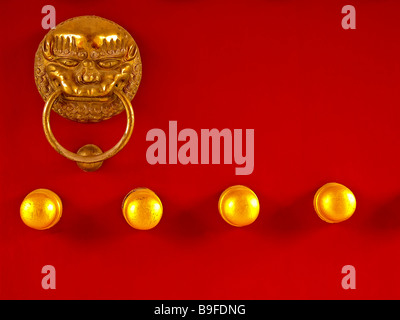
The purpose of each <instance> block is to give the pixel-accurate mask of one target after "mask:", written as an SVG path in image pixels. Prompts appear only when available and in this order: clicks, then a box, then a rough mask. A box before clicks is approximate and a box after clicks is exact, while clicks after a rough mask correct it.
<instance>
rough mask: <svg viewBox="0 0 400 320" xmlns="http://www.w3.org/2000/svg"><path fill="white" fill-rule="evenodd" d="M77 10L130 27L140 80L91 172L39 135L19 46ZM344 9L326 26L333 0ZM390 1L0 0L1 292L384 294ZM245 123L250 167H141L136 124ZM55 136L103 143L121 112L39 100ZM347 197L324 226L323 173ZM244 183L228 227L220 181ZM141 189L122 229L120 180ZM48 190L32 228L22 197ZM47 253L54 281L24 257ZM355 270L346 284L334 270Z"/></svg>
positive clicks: (389, 291)
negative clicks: (48, 203)
mask: <svg viewBox="0 0 400 320" xmlns="http://www.w3.org/2000/svg"><path fill="white" fill-rule="evenodd" d="M46 4H51V5H53V6H55V8H56V19H57V23H59V22H61V21H64V20H66V19H69V18H71V17H75V16H80V15H87V14H94V15H98V16H102V17H104V18H107V19H110V20H112V21H114V22H116V23H118V24H120V25H121V26H123V27H124V28H125V29H127V30H128V31H129V32H130V33H131V34H132V35H133V37H134V38H135V40H136V42H137V43H138V46H139V49H140V52H141V56H142V63H143V79H142V82H141V85H140V87H139V91H138V94H137V95H136V97H135V99H134V100H133V102H132V105H133V108H134V110H135V128H134V133H133V135H132V138H131V140H130V141H129V143H128V145H127V146H126V147H125V148H124V149H123V150H122V151H121V152H120V153H119V154H118V155H116V156H115V157H113V158H112V159H110V160H108V161H106V162H105V164H104V165H103V167H102V168H101V169H100V170H99V171H98V172H94V173H85V172H83V171H81V170H80V169H79V168H78V167H77V166H76V164H75V163H73V162H71V161H69V160H67V159H65V158H63V157H62V156H60V155H59V154H58V153H57V152H55V151H54V150H53V148H52V147H51V146H50V145H49V144H48V142H47V141H46V139H45V136H44V133H43V129H42V124H41V114H42V110H43V106H44V102H43V100H42V99H41V97H40V95H39V93H38V91H37V89H36V86H35V82H34V76H33V61H34V55H35V52H36V49H37V47H38V45H39V42H40V41H41V40H42V39H43V37H44V36H45V34H46V33H47V30H43V29H42V27H41V20H42V17H43V16H44V14H42V13H41V8H42V7H43V6H44V5H46ZM347 4H352V5H354V6H355V8H356V10H357V22H356V23H357V29H356V30H343V29H342V27H341V20H342V17H343V14H342V13H341V9H342V7H343V6H344V5H347ZM399 9H400V4H399V3H398V1H395V0H392V1H377V0H376V1H372V0H371V1H352V2H351V3H348V2H347V1H316V0H315V1H311V0H310V1H272V0H248V1H243V0H242V1H236V0H234V1H223V0H191V1H189V0H186V1H183V0H181V1H178V0H149V1H133V0H129V1H128V0H126V1H125V0H120V1H115V2H112V1H102V0H96V1H61V0H57V1H52V2H44V1H35V2H33V1H27V0H25V1H3V2H2V10H1V11H0V21H1V24H2V30H3V31H2V34H1V37H2V41H1V50H0V54H1V56H0V58H1V62H2V64H1V71H2V76H1V77H0V88H1V91H2V94H1V113H0V114H1V115H0V117H1V118H0V119H1V123H0V147H1V157H0V174H1V176H0V178H1V179H0V188H1V189H0V195H1V199H0V200H1V202H0V298H2V299H369V298H374V299H381V298H382V299H383V298H385V299H387V298H388V299H398V298H400V295H399V292H400V275H399V272H398V270H399V268H400V258H399V256H400V255H399V254H398V251H399V246H400V167H399V163H400V152H399V137H400V126H399V119H400V108H399V105H400V94H399V79H400V62H399V61H400V60H399V57H400V41H399V32H400V23H399ZM170 120H177V121H178V129H183V128H192V129H195V130H196V131H197V132H200V130H201V129H211V128H217V129H220V130H221V129H224V128H229V129H232V130H233V129H255V168H254V172H253V174H251V175H249V176H235V174H234V172H235V171H234V168H235V165H186V166H184V165H180V164H178V165H155V166H152V165H149V164H148V163H147V161H146V150H147V148H148V146H149V145H150V142H146V133H147V132H148V131H149V130H150V129H152V128H161V129H163V130H165V131H167V130H168V121H170ZM51 121H52V128H53V132H54V134H55V136H56V137H57V138H58V140H59V141H60V142H61V143H62V144H63V145H64V146H65V147H67V148H69V149H71V150H73V151H75V150H77V149H79V148H80V147H81V146H82V145H84V144H86V143H95V144H98V145H99V146H100V147H102V149H103V150H106V149H108V148H110V147H111V146H113V145H114V144H115V143H116V142H117V141H118V140H119V139H120V137H121V135H122V133H123V131H124V128H125V123H126V120H125V115H124V114H123V113H122V114H120V115H119V116H117V117H115V118H113V119H111V120H108V121H105V122H103V123H100V124H91V125H88V124H86V125H84V124H77V123H74V122H72V121H69V120H65V119H63V118H61V117H60V116H58V115H56V114H55V113H52V118H51ZM332 181H336V182H339V183H343V184H344V185H346V186H347V187H349V188H350V189H351V190H352V191H353V192H354V194H355V196H356V198H357V210H356V212H355V214H354V216H353V217H352V218H350V219H349V220H347V221H346V222H343V223H340V224H327V223H325V222H323V221H322V220H320V219H319V218H318V216H317V215H316V213H315V212H314V209H313V206H312V200H313V196H314V193H315V191H316V190H317V189H318V188H319V187H320V186H322V185H323V184H325V183H327V182H332ZM235 184H244V185H247V186H248V187H250V188H251V189H252V190H254V192H255V193H256V194H257V195H258V197H259V200H260V205H261V211H260V215H259V218H258V219H257V220H256V222H255V223H254V224H252V225H250V226H248V227H244V228H235V227H232V226H230V225H228V224H227V223H225V222H224V221H223V219H222V218H221V217H220V216H219V213H218V210H217V202H218V197H219V195H220V193H221V192H222V191H223V190H224V189H225V188H227V187H229V186H231V185H235ZM140 186H144V187H148V188H150V189H152V190H153V191H155V192H156V193H157V194H158V195H159V197H160V198H161V200H162V202H163V205H164V216H163V218H162V220H161V222H160V224H159V225H158V226H157V227H156V228H155V229H153V230H150V231H146V232H143V231H137V230H135V229H132V228H131V227H130V226H129V225H128V224H127V223H126V222H125V220H124V218H123V216H122V213H121V203H122V200H123V198H124V196H125V195H126V194H127V193H128V192H129V191H130V190H131V189H133V188H136V187H140ZM37 188H49V189H51V190H53V191H54V192H56V193H57V194H58V195H59V196H60V197H61V198H62V200H63V205H64V212H63V217H62V219H61V220H60V222H59V223H58V224H57V225H56V226H55V227H53V228H52V229H49V230H47V231H37V230H34V229H30V228H29V227H27V226H25V225H24V224H23V222H22V221H21V219H20V216H19V206H20V204H21V202H22V200H23V198H24V197H25V196H26V195H27V194H28V193H29V192H31V191H32V190H34V189H37ZM47 264H50V265H53V266H54V267H55V268H56V279H57V280H56V285H57V288H56V289H55V290H43V289H42V287H41V280H42V277H43V275H42V274H41V268H42V267H43V266H44V265H47ZM347 264H351V265H353V266H354V267H355V268H356V272H357V273H356V277H357V278H356V279H357V280H356V281H357V282H356V286H357V288H356V289H355V290H343V289H342V287H341V279H342V277H343V275H342V274H341V269H342V267H343V266H344V265H347Z"/></svg>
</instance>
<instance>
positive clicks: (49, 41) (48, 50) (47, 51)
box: [42, 36, 54, 60]
mask: <svg viewBox="0 0 400 320" xmlns="http://www.w3.org/2000/svg"><path fill="white" fill-rule="evenodd" d="M53 42H54V41H53V37H50V36H48V37H46V38H45V39H44V40H43V44H42V52H43V56H44V57H45V58H46V59H47V60H53V53H52V51H53V50H52V47H53Z"/></svg>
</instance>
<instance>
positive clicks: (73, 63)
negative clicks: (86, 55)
mask: <svg viewBox="0 0 400 320" xmlns="http://www.w3.org/2000/svg"><path fill="white" fill-rule="evenodd" d="M57 61H58V62H59V63H61V64H63V65H64V66H66V67H75V66H77V65H78V64H79V60H74V59H58V60H57Z"/></svg>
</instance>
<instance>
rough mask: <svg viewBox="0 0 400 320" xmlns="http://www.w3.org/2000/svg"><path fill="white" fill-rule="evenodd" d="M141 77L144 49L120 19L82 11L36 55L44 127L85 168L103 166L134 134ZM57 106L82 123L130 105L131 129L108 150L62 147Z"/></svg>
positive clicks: (50, 34)
mask: <svg viewBox="0 0 400 320" xmlns="http://www.w3.org/2000/svg"><path fill="white" fill-rule="evenodd" d="M141 77H142V63H141V58H140V53H139V48H138V46H137V44H136V42H135V40H134V39H133V37H132V36H131V35H130V34H129V33H128V32H127V31H126V30H125V29H124V28H122V27H121V26H119V25H118V24H116V23H115V22H113V21H110V20H107V19H104V18H101V17H97V16H81V17H75V18H72V19H69V20H66V21H64V22H62V23H60V24H59V25H57V26H56V27H55V28H54V29H51V30H50V31H49V32H48V33H47V34H46V36H45V37H44V39H43V40H42V41H41V42H40V44H39V47H38V49H37V51H36V55H35V83H36V86H37V88H38V91H39V93H40V95H41V96H42V98H43V100H44V101H45V107H44V110H43V118H42V121H43V129H44V133H45V135H46V138H47V140H48V141H49V143H50V144H51V146H52V147H53V148H54V149H55V150H56V151H57V152H58V153H60V154H61V155H63V156H64V157H66V158H68V159H70V160H72V161H75V162H77V164H78V166H79V167H80V168H81V169H83V170H84V171H95V170H97V169H98V168H100V166H101V164H102V162H103V161H104V160H106V159H108V158H111V157H112V156H114V155H115V154H116V153H118V152H119V151H120V150H121V149H122V148H123V147H124V146H125V145H126V144H127V142H128V140H129V138H130V137H131V135H132V130H133V123H134V114H133V109H132V105H131V102H130V101H131V100H132V99H133V98H134V96H135V95H136V92H137V90H138V87H139V84H140V80H141ZM52 110H53V111H55V112H56V113H58V114H59V115H61V116H62V117H64V118H67V119H69V120H73V121H77V122H83V123H87V122H99V121H103V120H107V119H109V118H111V117H113V116H115V115H117V114H119V113H121V112H122V111H123V110H125V111H126V115H127V124H126V129H125V132H124V134H123V136H122V138H121V139H120V140H119V142H118V143H117V144H116V145H115V146H114V147H112V148H111V149H110V150H108V151H106V152H104V153H103V151H102V150H101V149H100V148H99V147H97V146H95V145H92V144H89V145H86V146H83V147H82V148H81V149H79V150H78V152H77V153H73V152H71V151H69V150H67V149H65V148H64V147H63V146H61V145H60V143H59V142H58V141H57V139H56V138H55V137H54V134H53V132H52V131H51V128H50V113H51V111H52Z"/></svg>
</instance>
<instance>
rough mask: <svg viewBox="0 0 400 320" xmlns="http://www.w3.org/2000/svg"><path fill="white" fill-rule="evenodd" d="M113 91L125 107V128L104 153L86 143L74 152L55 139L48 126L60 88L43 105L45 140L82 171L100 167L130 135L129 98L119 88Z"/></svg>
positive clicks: (131, 115)
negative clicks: (115, 141) (116, 140)
mask: <svg viewBox="0 0 400 320" xmlns="http://www.w3.org/2000/svg"><path fill="white" fill-rule="evenodd" d="M114 93H115V94H116V96H117V97H118V98H119V99H120V100H121V102H122V103H123V105H124V107H125V110H126V115H127V122H126V129H125V132H124V134H123V136H122V138H121V139H120V140H119V141H118V143H117V144H116V145H115V146H114V147H112V148H111V149H110V150H108V151H106V152H104V153H103V152H102V151H101V149H100V148H98V147H96V146H95V145H86V146H84V147H82V148H81V149H80V151H78V153H74V152H71V151H69V150H67V149H65V148H64V147H63V146H62V145H61V144H60V143H59V142H58V141H57V139H56V138H55V136H54V134H53V132H52V130H51V127H50V113H51V110H52V108H53V104H54V102H55V101H56V100H57V98H58V97H59V96H60V95H61V94H62V92H61V90H57V91H54V92H53V93H52V94H51V95H50V97H49V99H48V100H47V101H46V104H45V106H44V110H43V117H42V121H43V130H44V133H45V135H46V138H47V141H48V142H49V143H50V145H51V146H52V147H53V148H54V149H55V150H56V151H57V152H58V153H59V154H61V155H62V156H64V157H66V158H67V159H69V160H72V161H75V162H76V163H77V164H78V166H79V167H80V168H81V169H83V170H84V171H95V170H97V169H98V168H100V166H101V164H102V162H103V161H104V160H106V159H109V158H111V157H113V156H114V155H115V154H117V153H118V152H119V151H120V150H121V149H122V148H123V147H124V146H125V145H126V144H127V143H128V141H129V139H130V137H131V135H132V131H133V124H134V113H133V108H132V105H131V103H130V101H129V99H128V98H127V97H126V96H125V95H124V94H123V93H122V92H121V91H120V90H119V89H115V90H114ZM97 148H98V149H97ZM96 151H98V152H96ZM88 153H89V154H88ZM96 153H97V155H96ZM99 153H100V154H99ZM83 154H86V155H83Z"/></svg>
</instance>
